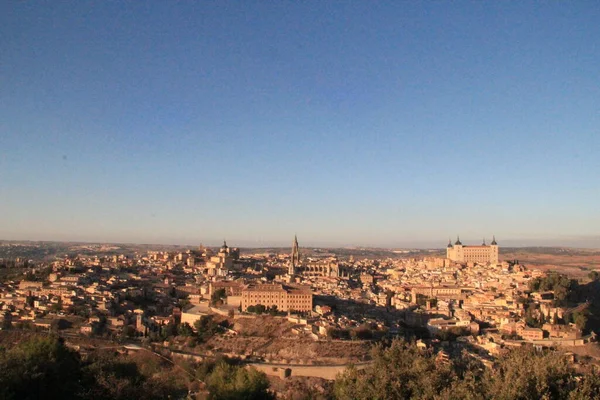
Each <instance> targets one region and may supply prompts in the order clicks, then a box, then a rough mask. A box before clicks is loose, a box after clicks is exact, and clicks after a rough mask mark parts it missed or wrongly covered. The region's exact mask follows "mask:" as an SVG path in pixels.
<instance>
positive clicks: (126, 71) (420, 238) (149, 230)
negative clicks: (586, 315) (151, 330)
mask: <svg viewBox="0 0 600 400" xmlns="http://www.w3.org/2000/svg"><path fill="white" fill-rule="evenodd" d="M598 21H600V3H598V2H596V1H573V2H462V1H455V2H419V1H406V2H385V1H382V2H371V1H368V2H367V1H344V2H335V1H331V2H323V1H302V2H292V1H281V2H259V1H257V2H255V1H235V2H229V1H218V2H187V1H180V2H176V1H169V2H164V1H148V2H86V1H73V2H68V1H65V2H51V1H5V2H1V3H0V239H5V240H8V239H12V240H73V241H75V240H76V241H94V242H95V241H103V242H130V243H165V244H167V243H168V244H193V245H198V244H199V243H204V244H208V245H212V244H218V243H219V242H220V241H221V240H222V239H224V238H226V239H227V241H228V244H230V245H232V246H274V245H290V244H291V242H292V239H293V236H294V234H297V235H298V240H299V241H300V244H301V245H310V246H319V245H322V246H380V247H410V246H423V247H428V246H433V247H436V246H437V247H444V246H445V244H446V243H447V240H448V238H449V237H452V238H453V240H454V238H455V237H456V235H457V234H460V237H461V240H462V241H463V243H466V244H470V242H476V243H475V244H478V243H479V242H480V241H481V240H482V238H484V237H486V238H487V239H488V240H489V239H490V238H491V237H492V235H496V238H497V240H498V242H499V244H500V245H501V246H502V245H503V243H512V244H523V245H526V244H532V243H535V244H548V245H555V244H568V245H573V246H586V247H599V248H600V206H599V204H600V24H599V23H598Z"/></svg>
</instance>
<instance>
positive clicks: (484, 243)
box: [483, 238, 485, 246]
mask: <svg viewBox="0 0 600 400" xmlns="http://www.w3.org/2000/svg"><path fill="white" fill-rule="evenodd" d="M483 246H485V238H483Z"/></svg>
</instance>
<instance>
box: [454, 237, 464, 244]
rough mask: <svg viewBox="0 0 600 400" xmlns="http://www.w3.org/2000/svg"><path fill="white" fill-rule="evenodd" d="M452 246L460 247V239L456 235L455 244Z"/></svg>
mask: <svg viewBox="0 0 600 400" xmlns="http://www.w3.org/2000/svg"><path fill="white" fill-rule="evenodd" d="M454 244H456V245H459V246H461V245H462V243H461V242H460V237H459V236H458V235H456V243H454Z"/></svg>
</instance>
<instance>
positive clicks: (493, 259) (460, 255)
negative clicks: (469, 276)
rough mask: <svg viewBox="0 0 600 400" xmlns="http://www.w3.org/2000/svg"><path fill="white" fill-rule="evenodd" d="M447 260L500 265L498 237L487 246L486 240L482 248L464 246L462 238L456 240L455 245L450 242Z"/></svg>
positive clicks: (447, 249)
mask: <svg viewBox="0 0 600 400" xmlns="http://www.w3.org/2000/svg"><path fill="white" fill-rule="evenodd" d="M446 258H448V259H449V260H451V261H455V262H459V263H467V262H474V263H479V264H487V263H489V264H497V263H498V243H497V242H496V237H494V239H493V240H492V242H491V243H490V244H489V245H487V244H486V243H485V239H484V241H483V244H481V245H480V246H464V245H463V244H462V243H461V241H460V238H456V242H455V243H454V245H453V244H452V243H450V241H449V242H448V247H447V248H446Z"/></svg>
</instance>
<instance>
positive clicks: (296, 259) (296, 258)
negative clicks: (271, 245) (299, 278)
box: [288, 235, 300, 275]
mask: <svg viewBox="0 0 600 400" xmlns="http://www.w3.org/2000/svg"><path fill="white" fill-rule="evenodd" d="M299 265H300V248H299V247H298V237H297V236H296V235H294V243H292V254H291V263H290V268H289V271H288V273H289V274H290V275H295V274H296V267H298V266H299Z"/></svg>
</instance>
